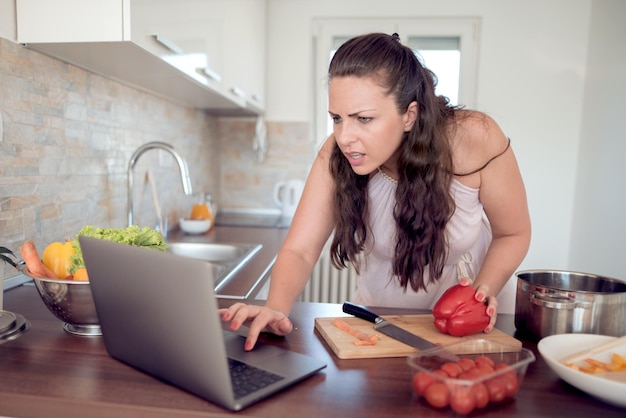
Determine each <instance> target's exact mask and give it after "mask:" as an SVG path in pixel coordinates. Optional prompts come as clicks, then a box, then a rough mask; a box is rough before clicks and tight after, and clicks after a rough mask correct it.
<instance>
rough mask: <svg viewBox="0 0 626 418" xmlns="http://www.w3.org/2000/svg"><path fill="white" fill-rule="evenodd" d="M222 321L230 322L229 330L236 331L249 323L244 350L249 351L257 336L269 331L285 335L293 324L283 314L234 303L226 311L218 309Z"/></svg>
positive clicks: (262, 307) (255, 306)
mask: <svg viewBox="0 0 626 418" xmlns="http://www.w3.org/2000/svg"><path fill="white" fill-rule="evenodd" d="M219 314H220V316H221V318H222V320H223V321H226V322H228V321H230V329H232V330H233V331H236V330H238V329H239V328H240V327H241V326H242V325H243V324H244V323H250V325H249V330H248V336H247V338H246V343H245V345H244V349H245V350H247V351H250V350H252V349H253V348H254V346H255V345H256V342H257V340H258V338H259V334H261V332H263V331H269V332H272V333H274V334H276V335H286V334H289V333H290V332H291V331H292V330H293V324H292V323H291V321H290V320H289V318H287V316H286V315H285V314H283V313H282V312H280V311H276V310H273V309H270V308H268V307H265V306H258V305H246V304H244V303H240V302H238V303H235V304H233V305H232V306H230V307H229V308H228V309H220V310H219Z"/></svg>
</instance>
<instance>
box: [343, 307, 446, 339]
mask: <svg viewBox="0 0 626 418" xmlns="http://www.w3.org/2000/svg"><path fill="white" fill-rule="evenodd" d="M343 311H344V312H345V313H347V314H350V315H354V316H356V317H357V318H361V319H365V320H366V321H369V322H372V323H373V324H374V329H375V330H377V331H380V332H381V333H383V334H385V335H387V336H389V337H391V338H393V339H394V340H397V341H400V342H401V343H404V344H406V345H409V346H411V347H415V348H417V349H419V350H426V349H428V348H433V347H437V345H436V344H433V343H431V342H430V341H428V340H425V339H424V338H422V337H419V336H417V335H415V334H412V333H410V332H408V331H407V330H405V329H402V328H400V327H399V326H397V325H394V324H392V323H391V322H389V321H387V320H386V319H385V318H383V317H381V316H379V315H378V314H376V313H374V312H372V311H370V310H368V309H367V308H365V307H363V306H361V305H356V304H354V303H350V302H344V304H343Z"/></svg>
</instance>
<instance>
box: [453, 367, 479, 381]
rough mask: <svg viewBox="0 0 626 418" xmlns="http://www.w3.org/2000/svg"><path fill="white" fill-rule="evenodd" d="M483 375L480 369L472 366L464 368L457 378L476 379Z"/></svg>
mask: <svg viewBox="0 0 626 418" xmlns="http://www.w3.org/2000/svg"><path fill="white" fill-rule="evenodd" d="M482 376H483V374H482V372H481V371H480V369H478V368H476V367H474V368H472V369H469V370H466V371H464V372H463V373H461V374H460V375H459V379H463V380H476V379H480V378H481V377H482Z"/></svg>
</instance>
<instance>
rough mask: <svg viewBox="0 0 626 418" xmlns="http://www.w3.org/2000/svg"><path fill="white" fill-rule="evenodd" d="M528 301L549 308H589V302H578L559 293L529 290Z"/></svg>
mask: <svg viewBox="0 0 626 418" xmlns="http://www.w3.org/2000/svg"><path fill="white" fill-rule="evenodd" d="M529 296H530V303H532V304H534V305H538V306H541V307H542V308H549V309H575V308H580V309H590V308H591V306H592V304H591V303H590V302H580V301H576V300H575V299H570V298H568V297H567V296H564V295H559V294H548V293H539V292H530V295H529Z"/></svg>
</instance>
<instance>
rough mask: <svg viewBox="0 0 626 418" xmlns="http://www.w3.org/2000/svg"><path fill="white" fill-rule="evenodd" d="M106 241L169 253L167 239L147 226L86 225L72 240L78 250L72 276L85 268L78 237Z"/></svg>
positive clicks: (73, 261) (73, 262) (70, 270)
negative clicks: (102, 226)
mask: <svg viewBox="0 0 626 418" xmlns="http://www.w3.org/2000/svg"><path fill="white" fill-rule="evenodd" d="M81 235H82V236H86V237H93V238H98V239H104V240H107V241H114V242H119V243H122V244H128V245H134V246H135V247H145V248H151V249H153V250H158V251H167V246H166V245H165V238H163V235H161V234H160V233H159V232H158V231H157V230H155V229H152V228H148V227H147V226H145V227H143V228H139V227H138V226H137V225H131V226H129V227H128V228H97V227H95V226H91V225H86V226H84V227H83V229H81V230H80V231H78V233H77V234H76V236H75V237H74V238H72V246H73V247H74V249H75V250H76V254H75V255H74V256H72V257H71V262H72V265H71V266H70V269H69V272H70V274H74V272H76V270H77V269H79V268H81V267H85V262H84V261H83V252H82V251H81V249H80V243H79V242H78V237H80V236H81Z"/></svg>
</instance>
